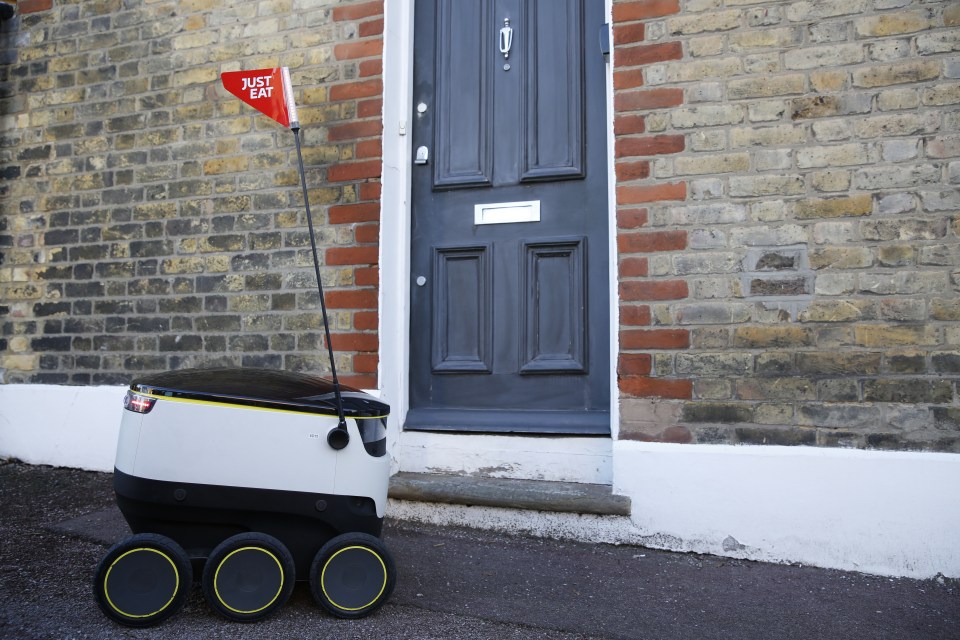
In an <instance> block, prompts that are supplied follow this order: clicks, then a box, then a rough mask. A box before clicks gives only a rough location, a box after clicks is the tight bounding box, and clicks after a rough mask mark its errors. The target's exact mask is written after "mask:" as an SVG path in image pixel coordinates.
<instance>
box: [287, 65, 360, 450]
mask: <svg viewBox="0 0 960 640" xmlns="http://www.w3.org/2000/svg"><path fill="white" fill-rule="evenodd" d="M282 77H283V96H284V100H285V101H286V103H287V113H288V114H289V117H290V130H291V131H293V139H294V140H295V141H296V143H297V166H298V167H299V169H300V187H301V189H302V190H303V205H304V208H305V209H306V211H307V229H308V230H309V232H310V249H311V250H312V252H313V270H314V273H315V274H316V276H317V291H318V292H319V294H320V313H321V315H322V316H323V334H324V338H325V339H326V341H327V355H329V356H330V377H331V378H332V379H333V394H334V401H335V402H336V405H337V418H338V420H339V422H338V424H337V428H336V429H333V430H332V431H330V433H328V434H327V444H329V445H330V446H331V447H332V448H333V449H337V450H340V449H343V448H344V447H346V446H347V444H348V443H349V442H350V434H349V432H348V431H347V420H346V418H345V417H344V412H343V394H342V393H341V391H340V379H339V378H338V377H337V363H336V362H335V361H334V358H333V343H332V342H331V341H330V321H329V319H328V316H327V303H326V300H325V299H324V295H323V281H322V280H321V279H320V257H319V255H318V253H317V237H316V234H315V233H314V231H313V214H311V213H310V196H309V195H308V193H307V174H306V171H305V170H304V166H303V151H302V150H301V147H300V122H299V120H298V118H297V105H296V103H295V102H294V100H293V85H292V84H291V83H290V72H289V71H288V70H287V68H286V67H283V70H282Z"/></svg>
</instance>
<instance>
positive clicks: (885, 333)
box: [853, 325, 938, 347]
mask: <svg viewBox="0 0 960 640" xmlns="http://www.w3.org/2000/svg"><path fill="white" fill-rule="evenodd" d="M853 333H854V340H855V342H856V344H857V345H859V346H863V347H898V346H921V345H927V346H931V345H935V344H937V342H938V340H937V330H936V328H935V327H932V326H880V325H866V326H860V327H855V328H854V330H853Z"/></svg>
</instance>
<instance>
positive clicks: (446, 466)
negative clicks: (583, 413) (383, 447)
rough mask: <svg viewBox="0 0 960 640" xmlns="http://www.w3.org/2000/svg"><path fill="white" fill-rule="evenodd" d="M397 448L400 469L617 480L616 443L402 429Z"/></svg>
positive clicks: (602, 481)
mask: <svg viewBox="0 0 960 640" xmlns="http://www.w3.org/2000/svg"><path fill="white" fill-rule="evenodd" d="M398 435H399V438H398V440H397V441H395V442H394V443H393V444H392V446H391V449H390V450H391V455H392V456H393V457H394V459H395V460H396V466H395V467H394V469H395V470H396V471H405V472H413V473H426V474H447V475H454V476H474V477H487V478H510V479H514V480H547V481H552V482H574V483H580V484H599V485H610V484H613V441H612V440H611V439H610V438H598V437H572V436H560V437H548V436H526V435H490V434H464V433H435V432H427V431H400V432H399V434H398Z"/></svg>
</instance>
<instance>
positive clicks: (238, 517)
mask: <svg viewBox="0 0 960 640" xmlns="http://www.w3.org/2000/svg"><path fill="white" fill-rule="evenodd" d="M113 487H114V490H115V491H116V495H117V505H118V506H119V507H120V511H121V513H123V517H124V518H126V520H127V523H128V524H129V525H130V528H131V529H132V530H133V532H134V533H159V534H162V535H165V536H168V537H170V538H172V539H173V540H175V541H176V542H177V543H178V544H180V546H182V547H183V548H184V549H186V551H187V553H188V554H189V555H190V557H191V559H193V560H194V561H203V560H205V559H206V557H207V555H208V554H209V553H210V551H212V550H213V548H214V547H216V546H217V545H218V544H220V543H221V542H222V541H224V540H226V539H227V538H229V537H230V536H232V535H234V534H237V533H242V532H246V531H258V532H260V533H266V534H268V535H271V536H273V537H275V538H277V539H278V540H280V541H281V542H283V544H284V545H286V546H287V548H288V549H289V550H290V553H291V554H293V558H294V563H295V566H296V572H297V579H298V580H306V579H307V578H308V574H309V570H310V564H311V563H312V562H313V557H314V555H316V553H317V551H319V550H320V547H322V546H323V545H324V543H326V542H327V541H328V540H330V539H331V538H333V537H334V536H336V535H339V534H341V533H346V532H350V531H358V532H362V533H368V534H370V535H373V536H377V537H379V536H380V533H381V530H382V527H383V518H379V517H377V512H376V504H375V503H374V501H373V500H372V499H370V498H366V497H358V496H340V495H330V494H321V493H308V492H301V491H279V490H274V489H251V488H246V487H227V486H219V485H205V484H192V483H183V482H168V481H163V480H148V479H145V478H139V477H137V476H133V475H130V474H127V473H124V472H122V471H120V470H119V469H114V476H113Z"/></svg>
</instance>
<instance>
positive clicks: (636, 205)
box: [613, 0, 960, 451]
mask: <svg viewBox="0 0 960 640" xmlns="http://www.w3.org/2000/svg"><path fill="white" fill-rule="evenodd" d="M613 19H614V41H615V47H616V48H615V51H614V61H615V70H614V85H615V99H614V105H615V131H616V152H615V153H616V167H617V197H618V207H617V220H618V247H619V252H620V254H619V256H620V257H619V276H620V297H621V300H620V323H621V327H620V345H621V350H622V352H621V354H620V358H619V364H618V373H619V380H620V391H621V394H622V403H621V411H622V425H621V437H622V438H627V439H630V438H633V439H642V440H666V441H679V442H690V441H695V442H707V443H712V442H722V443H739V442H743V443H771V444H810V445H814V444H815V445H823V446H853V447H880V448H922V449H935V450H945V451H960V408H958V396H957V392H958V389H957V384H958V378H960V325H958V323H957V321H958V320H960V298H958V290H960V243H958V236H960V214H958V209H960V5H958V4H957V3H956V2H946V1H944V2H939V1H933V2H929V1H928V2H920V1H913V2H911V1H910V0H822V1H817V2H786V1H764V0H632V1H630V0H623V1H620V0H617V1H616V2H615V3H614V6H613Z"/></svg>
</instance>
